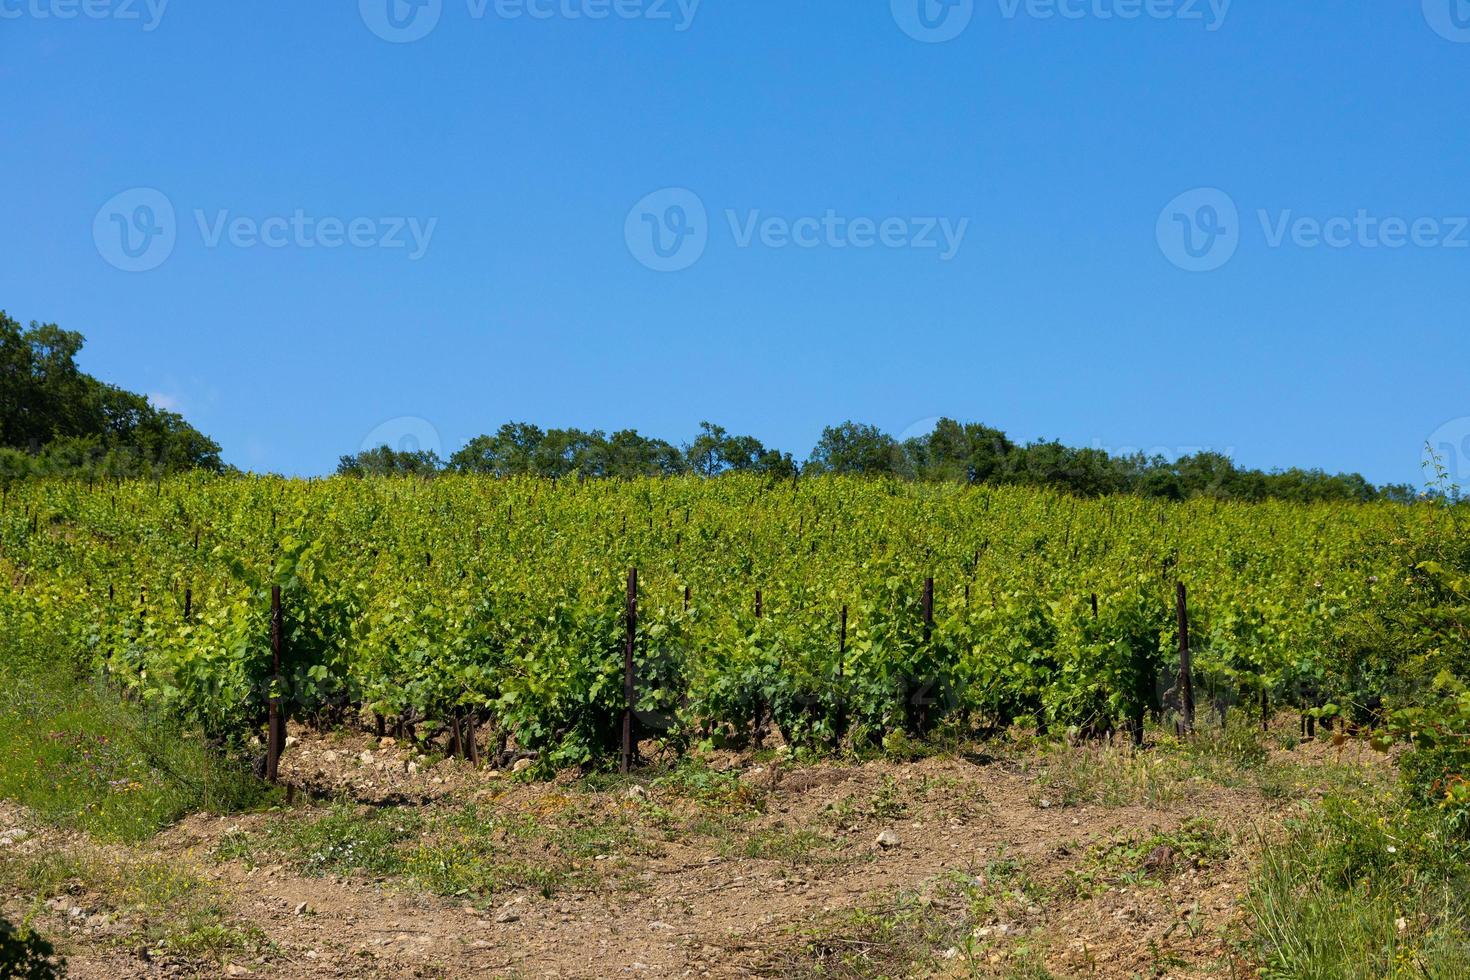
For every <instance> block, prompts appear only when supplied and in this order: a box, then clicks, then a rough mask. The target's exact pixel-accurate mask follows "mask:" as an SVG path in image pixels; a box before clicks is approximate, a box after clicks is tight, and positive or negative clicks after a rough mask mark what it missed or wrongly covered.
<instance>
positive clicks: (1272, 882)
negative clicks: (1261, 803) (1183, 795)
mask: <svg viewBox="0 0 1470 980" xmlns="http://www.w3.org/2000/svg"><path fill="white" fill-rule="evenodd" d="M1467 857H1470V853H1467V852H1466V849H1465V844H1464V842H1463V841H1461V840H1460V839H1459V838H1458V836H1457V835H1456V834H1455V833H1453V832H1452V831H1450V830H1449V829H1448V828H1446V827H1445V826H1444V823H1443V821H1442V820H1441V819H1440V818H1439V816H1438V815H1435V814H1426V813H1425V812H1423V811H1420V810H1416V809H1412V808H1409V809H1405V808H1403V807H1401V806H1399V805H1398V804H1397V801H1395V800H1393V799H1390V798H1385V797H1380V798H1376V799H1359V798H1354V797H1336V796H1335V797H1329V798H1327V799H1326V800H1325V801H1323V803H1322V804H1321V805H1320V806H1319V807H1316V808H1314V809H1311V810H1309V811H1308V812H1306V813H1305V814H1304V815H1303V816H1302V817H1300V818H1299V819H1297V820H1296V821H1294V822H1293V824H1292V826H1291V828H1290V832H1289V835H1288V837H1287V839H1286V840H1285V841H1281V842H1267V843H1265V845H1264V853H1263V855H1262V860H1261V867H1260V870H1259V871H1258V872H1257V873H1256V877H1255V880H1254V881H1253V883H1252V887H1251V892H1250V897H1249V900H1248V908H1249V910H1250V912H1251V914H1252V916H1253V918H1254V919H1255V932H1256V935H1257V937H1258V941H1259V943H1260V953H1261V958H1262V960H1263V961H1264V963H1263V966H1264V969H1263V971H1262V972H1263V975H1265V976H1268V977H1315V978H1322V980H1336V978H1345V980H1346V978H1352V980H1358V978H1362V980H1369V978H1373V980H1376V978H1388V977H1409V976H1414V977H1435V978H1445V980H1449V978H1451V977H1463V976H1465V975H1467V972H1470V879H1467V874H1466V868H1467V864H1466V858H1467Z"/></svg>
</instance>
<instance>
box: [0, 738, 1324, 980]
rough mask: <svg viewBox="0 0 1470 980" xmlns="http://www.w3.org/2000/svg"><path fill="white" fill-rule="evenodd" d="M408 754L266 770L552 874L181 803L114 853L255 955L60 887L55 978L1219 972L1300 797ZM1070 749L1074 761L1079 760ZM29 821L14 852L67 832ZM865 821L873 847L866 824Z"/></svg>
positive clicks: (1032, 777)
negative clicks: (458, 873)
mask: <svg viewBox="0 0 1470 980" xmlns="http://www.w3.org/2000/svg"><path fill="white" fill-rule="evenodd" d="M365 752H366V753H371V757H370V761H364V760H365V759H368V758H369V757H366V756H364V755H363V753H365ZM328 754H330V755H328ZM414 758H415V757H414V756H412V755H410V754H409V753H406V752H404V751H403V750H402V749H401V748H400V747H398V746H391V747H382V746H378V745H376V744H375V743H373V742H372V741H370V740H367V739H366V738H356V739H349V740H345V741H344V740H343V739H342V738H340V737H334V738H333V739H331V740H326V739H310V738H308V739H303V741H302V742H301V743H299V744H297V745H296V746H294V747H293V750H292V760H291V767H288V773H289V774H290V775H292V776H293V777H294V778H296V779H297V780H298V781H299V782H301V783H303V784H310V785H314V786H316V787H317V788H319V789H324V790H331V791H333V792H348V793H351V794H352V795H353V796H354V797H355V798H356V799H358V800H359V801H361V803H360V804H359V805H360V806H362V807H363V809H364V812H369V811H371V813H374V814H375V813H380V812H396V810H395V808H394V806H393V805H392V804H393V801H401V800H405V799H407V800H419V801H427V802H420V803H415V804H412V805H410V806H409V808H410V809H413V810H414V811H416V812H419V813H428V814H434V813H436V812H439V811H441V810H443V811H446V812H447V811H449V810H450V809H451V808H457V807H462V806H463V805H465V803H466V802H467V801H468V802H472V803H473V804H474V805H475V806H476V807H477V808H478V809H477V811H476V812H477V813H478V814H481V815H484V816H485V817H487V818H497V817H499V816H501V815H505V816H514V817H516V818H517V819H520V820H523V821H524V825H525V826H526V827H528V828H529V830H527V831H526V832H524V833H523V834H522V835H521V836H518V837H514V836H513V837H507V838H506V840H505V842H504V851H505V856H506V857H508V858H510V857H514V858H515V859H517V860H519V861H522V862H525V863H527V864H528V865H531V866H534V865H535V864H536V863H537V862H541V863H542V864H543V865H545V866H547V867H550V866H551V865H553V864H554V865H555V866H556V867H558V868H562V869H564V870H565V871H566V872H567V883H566V884H565V885H562V886H558V887H555V888H543V889H541V890H537V889H535V888H528V887H519V888H511V889H508V890H505V891H501V892H498V893H496V894H494V895H493V896H490V897H488V898H485V897H484V896H481V897H480V898H479V899H478V900H476V899H475V898H474V897H472V896H466V897H454V896H452V895H451V896H449V897H444V896H442V895H435V894H430V893H428V892H427V891H425V890H424V889H422V888H420V887H415V886H414V885H413V884H411V883H410V882H408V881H406V880H404V879H403V878H402V877H400V876H395V875H384V876H373V875H369V874H362V873H351V874H338V873H334V872H328V873H326V874H325V875H323V876H307V875H304V874H303V873H302V869H301V866H300V860H299V857H300V856H299V854H298V855H295V856H294V857H293V856H292V855H290V854H284V853H272V852H271V848H270V847H269V846H265V847H257V848H256V849H255V851H254V852H253V856H252V860H250V861H245V860H239V859H226V860H221V859H220V857H219V856H218V853H217V850H218V848H219V846H220V844H221V842H222V841H224V840H226V839H229V838H231V837H232V836H233V837H234V838H239V837H240V836H241V835H245V836H247V837H248V836H249V835H251V834H258V833H264V832H265V831H266V830H267V829H268V828H269V827H270V826H271V825H272V824H273V822H274V823H276V824H279V823H280V822H281V821H311V820H313V819H317V818H318V817H319V816H320V814H321V812H323V811H322V809H321V807H320V806H315V807H314V806H308V805H303V806H299V807H298V808H297V810H295V811H292V812H291V813H289V814H285V815H255V816H251V817H246V818H218V817H206V816H197V817H192V818H190V819H188V820H186V821H184V822H183V823H182V824H181V825H179V826H178V827H176V828H174V829H172V830H170V831H168V832H167V833H165V834H163V835H160V836H159V837H158V838H156V839H155V840H154V841H152V842H151V843H150V845H149V846H147V847H144V848H137V849H130V850H131V853H133V854H136V855H140V856H142V857H144V858H146V859H153V858H156V859H158V860H161V861H164V862H167V863H169V864H170V865H172V866H174V867H176V868H180V869H187V870H188V871H189V872H191V873H192V874H194V875H197V876H198V877H200V878H202V879H203V880H205V881H207V882H208V883H209V884H210V886H211V888H212V889H213V890H214V892H213V893H214V894H215V896H216V897H217V900H218V903H219V904H220V906H221V909H222V912H223V916H224V919H225V920H227V921H231V922H238V923H248V924H249V925H250V926H253V927H255V928H257V929H258V930H259V931H260V933H262V934H263V936H264V938H265V939H266V940H268V942H269V944H270V945H269V947H268V948H267V949H264V950H263V951H261V952H260V953H259V954H258V955H255V956H246V955H241V954H230V955H227V956H225V957H223V962H222V963H220V964H217V965H214V966H207V967H202V968H201V967H199V966H198V965H197V963H195V964H191V963H190V961H189V960H188V959H187V958H183V959H181V958H178V957H168V956H165V957H149V956H148V954H147V952H146V951H145V950H142V949H133V948H127V947H126V946H122V945H119V943H118V942H117V941H116V938H115V937H113V939H112V940H109V939H108V937H107V935H106V933H105V931H104V933H103V934H102V935H94V934H91V933H87V932H79V931H78V930H77V929H76V928H75V927H74V926H75V923H76V921H77V917H76V915H75V913H72V912H70V911H69V910H67V909H66V908H65V902H64V901H63V903H62V905H61V906H58V908H57V909H51V908H49V907H48V908H46V909H45V910H44V912H43V913H42V914H41V916H40V917H39V918H38V925H40V926H41V927H42V928H43V929H51V930H59V932H56V933H54V934H57V936H58V939H59V941H60V942H59V945H61V946H62V947H63V948H64V950H65V952H66V954H67V956H68V958H69V960H70V964H71V972H72V975H73V976H76V977H83V978H92V977H96V978H105V980H120V978H123V977H134V976H139V977H143V976H165V975H170V976H171V975H190V974H192V973H194V972H199V973H202V974H205V975H211V974H219V973H224V974H226V975H231V976H259V977H273V978H276V977H323V976H334V977H382V976H424V977H478V976H527V977H611V976H645V977H686V976H687V977H705V976H708V977H730V976H750V975H769V976H786V975H801V974H803V973H806V972H810V971H811V970H812V969H814V968H815V967H816V966H817V965H818V964H823V965H825V967H826V968H827V969H828V970H829V971H831V974H832V975H850V976H865V975H875V974H878V973H883V972H897V973H898V974H899V975H904V974H905V973H907V972H909V971H910V970H911V969H914V968H915V967H914V966H913V964H916V963H927V964H928V966H926V967H924V969H926V970H928V971H930V972H935V973H938V974H940V975H955V976H968V975H973V974H978V975H982V976H983V975H990V974H992V973H993V974H994V975H997V976H999V975H1016V974H1015V973H1008V971H1014V970H1015V969H1016V967H1017V964H1024V963H1034V964H1035V965H1036V966H1038V967H1039V966H1040V965H1041V964H1044V965H1045V967H1046V968H1047V969H1049V970H1050V971H1051V973H1052V974H1053V975H1056V976H1096V977H1131V976H1135V975H1143V976H1171V977H1190V976H1229V975H1232V974H1233V973H1234V972H1236V968H1235V967H1233V966H1232V964H1233V963H1234V962H1235V956H1236V952H1235V950H1236V947H1235V945H1234V944H1235V942H1236V939H1237V937H1238V936H1239V935H1240V934H1241V918H1242V912H1241V907H1240V901H1241V898H1242V896H1243V894H1244V891H1245V887H1246V884H1245V883H1246V880H1247V877H1248V870H1249V863H1250V860H1251V857H1252V854H1253V852H1254V849H1255V847H1256V842H1257V841H1258V839H1259V835H1260V833H1262V832H1263V829H1264V828H1266V827H1269V826H1271V825H1272V824H1273V823H1274V822H1275V821H1276V820H1277V819H1278V817H1279V815H1280V814H1281V813H1282V812H1284V810H1285V809H1286V808H1287V807H1289V806H1291V805H1293V803H1294V800H1295V799H1298V798H1300V796H1301V795H1310V794H1311V793H1312V792H1313V791H1312V790H1311V789H1310V788H1309V787H1307V786H1306V783H1305V782H1304V783H1303V786H1302V788H1301V789H1300V792H1298V793H1297V794H1295V795H1292V794H1283V795H1281V796H1278V797H1274V798H1268V797H1267V796H1266V795H1264V794H1263V793H1262V791H1261V789H1260V788H1259V787H1258V786H1251V785H1241V786H1224V785H1219V784H1216V783H1211V782H1208V781H1203V780H1200V779H1198V778H1197V777H1194V776H1190V775H1188V770H1182V771H1181V774H1180V775H1179V778H1178V780H1177V784H1169V785H1170V792H1168V793H1163V794H1161V795H1163V796H1165V797H1168V799H1167V800H1165V801H1153V802H1151V803H1148V804H1147V805H1145V804H1144V803H1139V802H1132V803H1128V804H1127V805H1113V806H1104V805H1100V804H1098V803H1096V802H1093V803H1087V804H1083V805H1063V804H1064V803H1066V802H1067V801H1066V800H1063V799H1060V798H1059V799H1058V800H1056V801H1055V802H1054V801H1053V800H1052V799H1050V798H1049V797H1048V794H1052V795H1057V794H1056V790H1055V788H1054V787H1053V786H1052V785H1051V784H1050V783H1049V782H1048V781H1047V780H1048V779H1050V778H1052V777H1051V773H1052V770H1051V769H1050V768H1049V767H1047V766H1045V765H1032V764H1027V763H1025V762H1024V761H1022V762H1017V761H1015V760H1011V761H980V762H975V761H967V760H966V759H962V758H934V759H927V760H923V761H919V762H914V763H907V764H896V763H888V762H872V763H866V764H863V765H850V766H839V765H821V766H813V767H800V768H792V767H782V766H775V767H772V766H771V765H769V764H767V765H764V766H762V765H750V766H746V767H743V768H742V769H741V770H740V771H739V774H738V782H735V780H736V779H737V777H735V776H731V777H730V779H731V785H737V786H739V787H749V788H750V790H751V793H752V794H755V795H753V797H752V798H757V799H758V800H759V807H757V808H752V810H751V811H750V813H749V814H748V815H736V814H734V813H731V812H729V811H730V809H731V808H732V805H733V804H731V803H730V801H728V800H716V801H713V802H711V801H710V800H707V799H705V800H696V799H692V798H691V793H690V792H689V791H688V788H687V787H673V788H671V787H668V786H662V785H659V784H658V783H657V782H655V783H654V784H652V785H646V786H645V785H641V784H618V785H615V786H611V787H608V788H605V789H602V790H600V791H599V790H593V789H589V788H587V787H585V786H580V785H576V784H573V783H571V782H569V781H567V780H561V781H558V782H554V783H542V784H523V783H520V782H518V781H513V780H511V779H508V778H506V777H505V776H492V775H490V774H487V773H484V772H473V771H470V770H468V769H466V768H465V767H463V766H462V765H460V764H458V763H440V764H439V765H436V766H433V767H432V768H422V769H420V768H419V767H418V765H417V764H416V763H415V764H414V765H413V766H412V769H414V770H416V771H410V768H411V766H410V763H413V760H414ZM1304 761H1310V760H1304V759H1303V758H1302V753H1298V755H1297V756H1295V757H1293V762H1294V763H1295V764H1301V763H1302V762H1304ZM1104 762H1105V763H1106V764H1107V765H1116V764H1117V763H1116V760H1113V759H1112V757H1111V756H1110V757H1109V758H1108V759H1107V760H1103V761H1102V762H1100V763H1099V765H1102V764H1104ZM1073 766H1074V768H1076V769H1077V771H1078V772H1081V773H1083V774H1084V775H1083V778H1091V777H1089V776H1086V773H1087V768H1086V760H1085V759H1084V760H1082V763H1081V765H1080V766H1078V765H1077V763H1076V762H1075V760H1074V762H1073ZM292 767H294V768H292ZM1304 771H1307V772H1309V771H1310V770H1309V768H1308V769H1307V770H1304ZM1125 775H1126V773H1125ZM1306 782H1310V780H1307V781H1306ZM1144 795H1147V794H1144ZM571 814H576V820H577V821H581V822H582V823H583V824H584V825H585V826H588V827H591V828H594V830H595V829H597V828H601V827H606V826H611V825H613V824H617V825H619V826H626V827H629V828H631V832H632V833H633V834H634V836H635V838H636V840H637V841H638V842H640V846H637V847H625V848H621V849H617V850H610V851H609V853H606V854H596V855H591V856H590V858H589V857H588V856H587V855H585V854H579V853H577V852H576V851H575V849H573V850H570V851H569V850H568V849H567V847H566V846H565V845H564V844H561V845H558V844H555V843H553V838H546V837H538V836H537V835H538V834H539V833H540V832H541V831H542V830H545V831H547V832H548V833H549V832H551V830H552V829H554V828H559V827H563V826H568V827H570V826H571V825H572V823H573V820H572V818H571V816H569V815H571ZM8 819H9V822H10V823H15V824H20V823H25V821H24V820H23V817H22V816H21V815H18V814H14V813H12V814H11V815H10V817H9V818H8ZM0 822H3V821H0ZM28 826H30V825H28ZM0 829H3V828H0ZM30 829H31V832H32V833H33V834H34V836H33V837H31V838H30V839H29V840H28V841H27V842H26V844H25V846H28V847H30V848H31V849H32V850H33V852H38V851H44V850H46V849H63V850H64V849H66V848H71V847H77V846H83V845H82V844H81V843H80V842H78V840H77V839H76V838H74V837H68V836H65V835H60V834H56V833H55V832H47V831H42V830H39V829H36V828H34V827H31V828H30ZM884 833H889V834H892V835H895V836H896V838H897V843H896V845H895V846H884V845H883V844H880V843H879V835H880V834H884ZM1159 841H1165V842H1166V843H1159ZM890 843H891V841H890ZM497 846H498V845H497ZM109 853H111V854H114V855H115V854H116V853H117V852H116V850H114V851H111V852H109ZM379 879H380V880H379ZM82 891H83V892H85V888H83V889H82ZM21 897H24V896H21ZM16 904H17V901H16V896H12V900H11V901H10V902H9V903H8V905H9V906H10V907H11V908H12V909H13V908H14V907H15V906H16ZM33 904H34V903H33ZM82 904H83V905H85V904H86V902H85V901H83V902H82ZM83 911H84V912H85V911H87V909H85V908H84V909H83ZM58 917H59V918H60V919H61V922H60V924H59V925H58V924H57V918H58ZM1239 969H1240V972H1241V973H1242V975H1245V974H1246V971H1245V969H1244V967H1240V968H1239ZM844 971H845V972H844ZM1024 975H1028V976H1045V975H1046V974H1044V973H1028V974H1024Z"/></svg>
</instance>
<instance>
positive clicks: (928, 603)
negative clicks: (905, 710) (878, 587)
mask: <svg viewBox="0 0 1470 980" xmlns="http://www.w3.org/2000/svg"><path fill="white" fill-rule="evenodd" d="M923 605H924V643H925V644H926V645H927V644H928V643H929V642H930V640H931V639H932V638H933V636H934V578H933V576H930V577H929V578H926V579H924V600H923ZM918 680H919V681H920V682H921V683H922V684H923V687H922V688H920V690H919V697H921V698H923V702H924V703H923V704H920V705H918V708H919V717H918V721H919V732H920V734H923V733H925V732H927V731H928V730H929V689H930V686H931V684H932V679H930V678H927V677H921V678H918Z"/></svg>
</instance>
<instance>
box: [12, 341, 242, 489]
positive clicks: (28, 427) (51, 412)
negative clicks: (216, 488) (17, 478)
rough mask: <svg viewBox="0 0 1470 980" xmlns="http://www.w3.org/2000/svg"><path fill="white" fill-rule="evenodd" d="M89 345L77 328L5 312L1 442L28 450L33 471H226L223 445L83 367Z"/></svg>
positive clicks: (147, 472)
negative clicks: (25, 321)
mask: <svg viewBox="0 0 1470 980" xmlns="http://www.w3.org/2000/svg"><path fill="white" fill-rule="evenodd" d="M83 343H84V338H83V337H82V335H81V334H79V333H76V332H74V331H70V330H62V329H61V328H60V327H58V326H56V325H55V324H35V323H33V324H31V326H30V327H29V328H22V327H21V325H20V324H19V323H18V322H17V321H15V320H13V319H11V318H10V317H9V316H7V315H6V314H5V313H3V312H0V382H3V383H0V447H6V448H9V449H13V450H19V451H21V452H24V453H27V454H29V455H30V456H31V457H32V461H31V463H30V465H29V466H28V467H27V469H28V470H29V471H30V472H34V473H88V472H96V473H106V474H108V475H117V476H130V475H139V476H140V475H148V476H153V475H159V474H163V473H177V472H181V471H184V470H192V469H205V470H212V471H214V472H220V471H222V470H223V469H224V465H223V463H222V462H221V461H220V454H219V445H218V444H217V443H215V442H214V441H213V440H211V439H209V438H208V437H206V436H205V435H203V434H202V433H200V432H199V431H198V430H196V429H194V428H193V427H192V426H190V425H189V424H188V423H187V422H185V421H184V419H183V417H182V416H180V415H178V414H177V413H175V412H170V411H165V410H163V409H160V408H157V407H155V406H153V405H151V404H149V402H148V399H147V398H145V397H143V396H142V395H138V394H134V393H133V392H130V391H124V390H123V389H121V388H118V387H116V386H114V385H109V384H105V383H103V382H101V381H98V380H97V379H96V378H93V377H92V376H91V375H88V374H85V373H84V372H82V371H81V370H80V369H79V368H78V367H77V364H76V356H77V354H78V352H79V351H81V349H82V344H83ZM12 468H13V467H11V466H6V467H3V469H6V470H7V471H8V470H10V469H12Z"/></svg>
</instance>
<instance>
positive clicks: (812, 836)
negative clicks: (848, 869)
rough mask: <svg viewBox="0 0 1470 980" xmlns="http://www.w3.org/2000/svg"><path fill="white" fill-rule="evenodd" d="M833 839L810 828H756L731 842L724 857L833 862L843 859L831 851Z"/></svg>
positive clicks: (723, 849)
mask: <svg viewBox="0 0 1470 980" xmlns="http://www.w3.org/2000/svg"><path fill="white" fill-rule="evenodd" d="M832 847H833V845H832V842H831V841H829V840H827V839H826V838H825V837H823V836H822V835H821V834H818V833H816V832H814V831H810V830H780V829H770V830H757V831H755V832H754V833H751V834H749V835H747V836H745V837H743V838H736V839H734V840H731V841H728V842H727V843H726V844H725V846H724V847H723V848H722V853H723V855H724V856H725V857H731V856H739V857H745V858H753V859H756V860H760V861H779V862H781V863H782V864H790V865H816V864H833V863H837V862H839V861H840V860H841V859H840V858H839V857H837V856H835V855H833V854H832V853H831V851H832Z"/></svg>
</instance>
